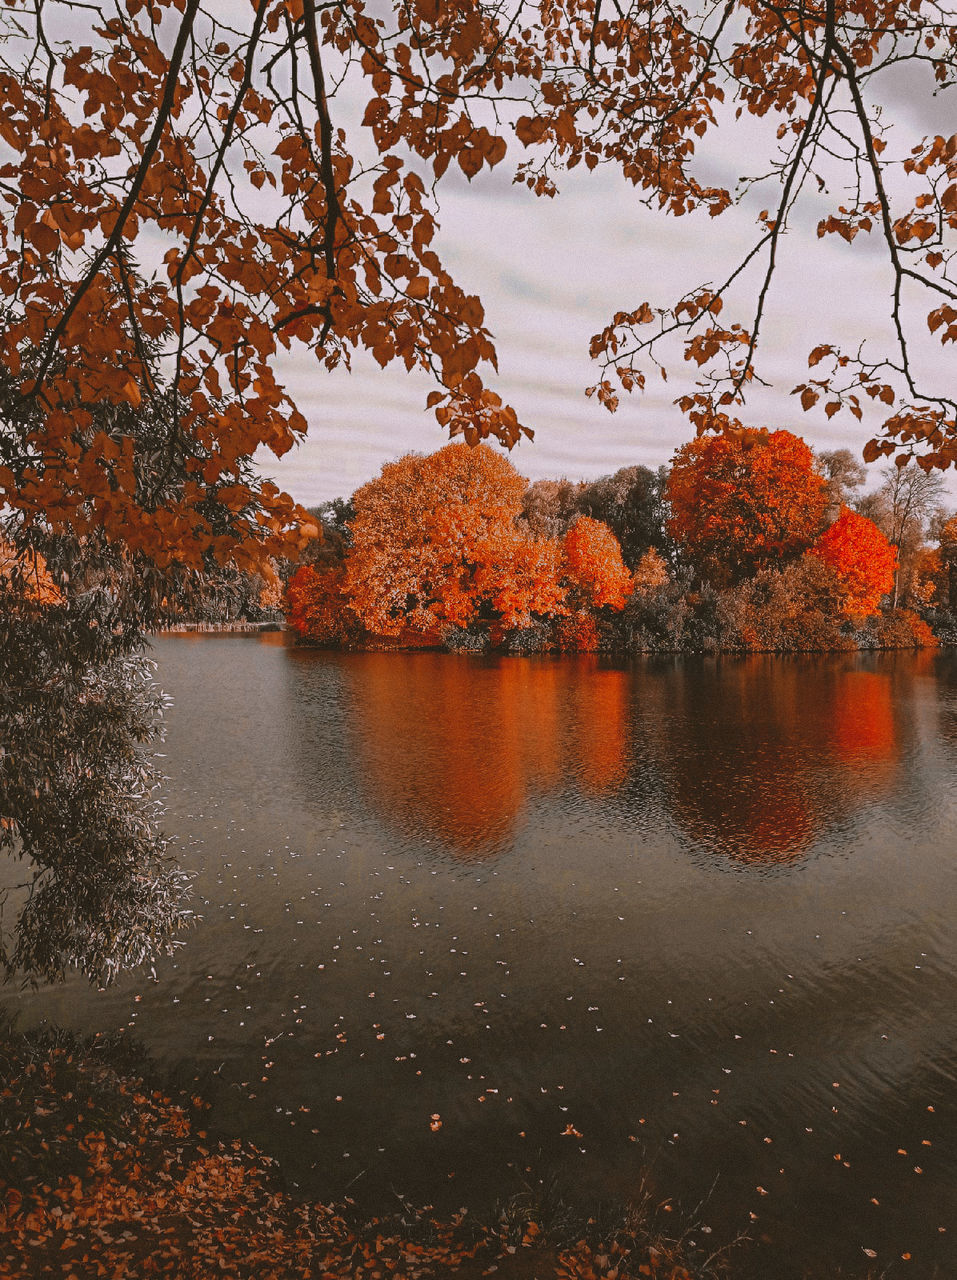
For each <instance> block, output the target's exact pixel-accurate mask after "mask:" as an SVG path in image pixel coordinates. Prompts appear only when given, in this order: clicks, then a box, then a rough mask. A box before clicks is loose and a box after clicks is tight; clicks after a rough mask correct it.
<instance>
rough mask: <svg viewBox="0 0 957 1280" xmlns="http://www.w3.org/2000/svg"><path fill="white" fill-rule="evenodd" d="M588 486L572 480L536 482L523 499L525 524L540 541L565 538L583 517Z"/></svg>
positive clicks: (530, 486) (523, 519) (527, 490)
mask: <svg viewBox="0 0 957 1280" xmlns="http://www.w3.org/2000/svg"><path fill="white" fill-rule="evenodd" d="M584 488H585V486H584V484H573V483H572V481H571V480H566V479H564V478H563V479H561V480H536V481H535V483H534V484H530V485H529V486H528V488H527V489H526V490H525V493H524V494H523V495H522V517H521V518H522V521H523V523H525V524H526V525H528V527H529V529H530V530H531V532H532V534H533V535H534V536H535V537H537V538H561V537H563V536H564V535H565V534H566V533H567V532H568V528H569V525H570V524H571V523H572V521H573V520H574V519H575V517H576V516H577V515H579V514H580V512H581V508H580V505H579V502H580V499H581V495H582V491H583V489H584Z"/></svg>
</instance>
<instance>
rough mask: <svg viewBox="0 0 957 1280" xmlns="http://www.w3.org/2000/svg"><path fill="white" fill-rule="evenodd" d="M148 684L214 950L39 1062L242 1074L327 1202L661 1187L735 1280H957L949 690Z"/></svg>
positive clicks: (379, 659) (532, 675) (422, 673)
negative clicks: (725, 1249) (86, 1060)
mask: <svg viewBox="0 0 957 1280" xmlns="http://www.w3.org/2000/svg"><path fill="white" fill-rule="evenodd" d="M154 656H155V657H156V659H157V661H158V664H159V671H158V676H159V682H160V684H161V686H162V687H163V688H164V689H166V690H167V691H168V692H169V693H170V694H171V695H172V696H173V698H174V700H175V701H174V706H173V709H172V711H171V712H170V715H169V733H168V739H167V742H166V744H165V745H164V747H163V748H162V750H163V751H165V753H166V757H165V760H164V761H163V764H164V766H165V769H166V772H167V774H168V775H169V778H170V786H169V796H168V810H167V814H166V828H167V830H168V831H169V832H170V833H171V834H172V835H174V836H175V838H176V840H177V844H178V856H179V860H180V862H181V864H182V866H183V867H185V868H188V869H191V870H194V871H195V872H196V873H197V875H196V879H195V893H196V905H197V908H198V909H199V910H200V912H201V914H202V916H203V920H202V923H201V924H199V925H198V926H197V927H196V928H195V929H194V930H193V931H192V932H191V933H190V934H188V935H187V944H186V946H185V947H183V948H182V949H181V950H180V951H179V952H178V954H177V956H176V957H175V958H174V959H173V960H170V961H169V962H167V963H164V964H163V965H162V966H160V967H159V968H158V970H157V974H156V977H155V980H153V979H151V978H150V977H149V976H144V975H136V976H128V977H126V978H124V979H123V980H122V981H121V982H120V983H118V984H117V985H116V986H115V987H113V988H111V989H110V990H108V991H104V992H97V991H94V990H92V989H90V988H89V987H87V986H86V985H84V983H83V982H82V981H80V980H71V981H69V982H68V983H67V984H65V985H64V986H62V987H58V988H41V989H40V990H38V991H36V992H26V993H23V994H18V993H16V992H14V991H7V992H6V993H5V994H4V996H3V999H2V1003H3V1004H4V1005H5V1006H6V1007H8V1008H15V1009H17V1010H18V1011H19V1013H20V1025H21V1026H24V1027H26V1026H29V1025H32V1024H33V1023H35V1022H36V1021H38V1020H39V1019H41V1018H46V1019H50V1020H53V1021H56V1022H58V1023H61V1024H63V1025H65V1026H68V1027H71V1028H74V1029H77V1030H82V1031H91V1030H97V1029H99V1030H108V1029H114V1028H123V1027H126V1028H129V1030H130V1032H131V1034H133V1035H135V1036H136V1037H137V1038H138V1039H139V1040H141V1041H143V1042H144V1043H145V1044H146V1045H147V1047H148V1048H149V1049H150V1051H151V1052H152V1053H153V1055H154V1056H155V1057H156V1058H157V1059H158V1060H159V1061H160V1063H162V1064H164V1065H166V1066H169V1067H178V1066H179V1067H185V1068H186V1069H188V1070H190V1071H193V1070H196V1069H199V1070H201V1071H202V1072H214V1073H215V1075H213V1076H212V1082H211V1085H210V1089H211V1094H212V1097H213V1101H214V1111H213V1123H214V1124H215V1125H217V1126H220V1127H222V1128H225V1129H227V1130H228V1131H230V1132H238V1133H241V1134H243V1135H244V1136H248V1137H249V1138H251V1139H252V1140H253V1141H255V1142H257V1143H258V1144H259V1145H260V1146H262V1147H263V1148H264V1149H266V1150H267V1151H269V1152H271V1153H272V1154H275V1155H277V1156H279V1157H280V1159H281V1160H282V1163H283V1168H284V1171H285V1174H286V1177H287V1179H289V1180H290V1181H294V1182H296V1183H298V1184H299V1186H300V1187H301V1188H302V1189H303V1190H304V1191H306V1192H308V1193H309V1194H311V1195H317V1196H321V1197H323V1198H333V1197H338V1196H341V1195H343V1194H347V1195H350V1196H353V1197H355V1198H356V1199H357V1200H358V1201H359V1202H360V1203H361V1204H363V1205H367V1206H369V1207H370V1208H381V1207H383V1206H386V1207H393V1208H394V1207H395V1206H396V1204H397V1200H396V1197H397V1196H400V1197H407V1198H408V1199H410V1200H413V1201H417V1202H428V1203H431V1204H434V1205H436V1206H437V1207H438V1208H440V1209H442V1210H446V1209H454V1208H456V1207H458V1206H459V1205H464V1204H476V1205H478V1204H488V1203H491V1202H493V1201H495V1200H496V1199H500V1198H505V1197H507V1196H509V1195H511V1194H513V1193H514V1192H516V1191H519V1190H521V1188H522V1187H523V1185H525V1184H528V1185H535V1184H536V1183H537V1182H538V1181H539V1180H545V1181H548V1182H554V1183H557V1185H559V1186H560V1187H561V1188H562V1190H563V1193H564V1194H566V1195H568V1196H570V1197H580V1198H581V1199H582V1200H583V1201H588V1202H591V1203H596V1202H599V1201H602V1202H605V1203H608V1202H618V1201H623V1200H627V1199H629V1198H631V1197H634V1196H635V1195H636V1194H638V1191H639V1188H640V1186H641V1183H642V1179H644V1180H645V1183H646V1185H648V1186H650V1187H651V1189H652V1190H653V1192H654V1194H655V1195H656V1196H657V1197H658V1198H659V1199H666V1198H670V1199H669V1201H668V1202H669V1203H671V1204H673V1205H674V1207H675V1220H676V1222H677V1221H678V1218H679V1214H680V1213H682V1212H684V1213H688V1212H690V1211H692V1210H694V1209H695V1207H696V1206H698V1205H699V1204H700V1205H701V1207H700V1209H698V1212H697V1217H698V1219H699V1221H700V1222H701V1223H702V1224H703V1226H704V1227H705V1228H710V1229H711V1232H712V1238H713V1239H715V1240H718V1239H726V1238H727V1237H728V1236H730V1235H733V1234H735V1232H737V1231H745V1230H746V1231H747V1232H748V1233H749V1234H750V1235H751V1236H752V1237H753V1238H754V1240H755V1241H756V1242H757V1245H756V1247H755V1248H754V1249H752V1250H751V1251H750V1252H745V1253H742V1254H741V1255H740V1270H739V1273H740V1274H742V1275H746V1274H751V1273H752V1271H753V1274H755V1275H761V1276H764V1277H767V1276H771V1275H773V1276H775V1277H780V1278H782V1280H787V1278H788V1277H792V1276H793V1277H798V1276H801V1275H803V1274H804V1272H805V1269H809V1268H811V1267H814V1266H820V1267H822V1268H824V1269H826V1270H825V1271H824V1272H823V1273H826V1274H831V1275H833V1274H835V1273H836V1271H837V1268H838V1267H839V1266H844V1267H846V1268H847V1269H848V1272H849V1273H850V1274H863V1273H864V1271H865V1270H866V1267H867V1266H868V1265H871V1266H873V1267H875V1268H883V1267H891V1266H892V1264H895V1263H896V1265H893V1266H892V1270H891V1272H890V1274H892V1275H893V1276H897V1275H898V1274H899V1275H901V1276H912V1277H920V1278H921V1280H923V1278H924V1277H931V1276H934V1275H937V1274H939V1275H941V1276H952V1275H954V1274H957V999H955V993H957V911H955V909H954V908H955V902H957V895H955V889H957V787H955V778H957V772H955V763H957V658H955V656H954V655H952V654H949V653H932V652H922V653H917V654H898V653H886V654H871V655H861V654H856V653H855V654H838V655H828V656H820V657H819V656H808V657H797V658H772V657H760V656H759V657H749V658H741V659H737V658H721V659H711V658H687V657H685V658H670V657H667V658H666V657H656V658H646V659H636V660H635V661H633V662H627V663H620V662H613V661H606V660H605V659H603V658H600V657H592V656H579V657H540V658H532V659H527V658H506V657H502V658H496V657H491V658H488V657H470V656H455V655H446V654H439V653H391V654H390V653H356V654H351V653H346V654H336V653H326V652H319V651H311V650H304V649H297V648H294V647H288V646H287V645H285V644H284V643H283V637H282V636H280V635H278V634H273V635H262V636H216V635H213V636H210V635H204V636H184V637H169V638H164V639H161V640H159V641H157V642H156V644H155V653H154ZM867 1250H870V1251H871V1253H873V1254H874V1255H876V1260H875V1261H872V1262H870V1263H869V1258H870V1257H871V1254H869V1253H867V1252H865V1251H867ZM905 1254H909V1255H911V1256H910V1258H909V1259H908V1260H906V1261H902V1260H901V1258H902V1255H905ZM749 1258H750V1259H751V1261H750V1262H749V1261H748V1259H749Z"/></svg>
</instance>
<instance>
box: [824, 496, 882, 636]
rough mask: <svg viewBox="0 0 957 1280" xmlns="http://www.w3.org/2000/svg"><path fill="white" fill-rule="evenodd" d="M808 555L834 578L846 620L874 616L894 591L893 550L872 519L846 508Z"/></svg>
mask: <svg viewBox="0 0 957 1280" xmlns="http://www.w3.org/2000/svg"><path fill="white" fill-rule="evenodd" d="M811 554H812V555H814V556H817V557H818V558H819V559H821V560H823V561H824V563H825V564H826V565H829V566H830V568H831V569H832V570H833V571H834V573H835V575H836V576H837V579H838V581H839V583H840V585H841V588H842V590H843V596H844V599H843V609H844V612H845V614H847V616H848V617H851V618H862V617H867V615H868V614H873V613H877V611H878V610H879V608H880V603H881V600H882V599H883V597H884V596H886V595H887V594H888V593H889V592H891V591H893V589H894V574H895V572H896V570H897V548H896V547H894V546H892V545H891V543H890V542H889V541H888V540H887V538H886V537H885V536H884V534H883V533H881V531H880V529H878V527H877V525H876V524H874V522H873V520H868V519H867V517H866V516H862V515H860V514H859V513H858V512H856V511H851V510H850V509H849V508H848V507H845V508H844V509H843V511H842V512H841V514H840V516H838V518H837V520H835V521H834V523H833V524H832V525H830V526H829V527H828V528H827V529H826V530H825V531H824V533H822V534H821V536H820V537H819V538H818V539H817V541H816V542H815V544H814V546H813V547H812V548H811Z"/></svg>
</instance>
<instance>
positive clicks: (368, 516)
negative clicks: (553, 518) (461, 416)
mask: <svg viewBox="0 0 957 1280" xmlns="http://www.w3.org/2000/svg"><path fill="white" fill-rule="evenodd" d="M524 492H525V481H524V480H523V479H522V477H521V476H520V475H519V474H518V472H517V471H516V470H515V468H514V467H513V466H512V464H511V463H510V462H509V461H508V459H507V458H505V457H503V456H502V455H501V454H500V453H496V452H495V451H494V450H493V449H490V448H489V447H488V446H487V445H478V446H477V447H475V448H469V447H468V446H467V445H464V444H451V445H447V446H446V447H445V448H444V449H440V450H439V451H438V452H437V453H433V454H431V455H429V456H428V457H425V458H423V457H419V456H418V455H416V454H407V455H406V456H405V457H403V458H400V459H399V460H398V462H393V463H389V464H388V465H386V466H385V467H383V469H382V473H381V475H380V476H378V477H377V478H376V479H374V480H371V481H369V483H368V484H365V485H363V486H362V488H361V489H358V490H357V491H356V493H355V494H354V495H353V499H352V501H353V504H354V507H355V518H354V519H353V521H352V526H351V527H352V549H351V551H350V552H349V556H348V559H347V562H346V577H345V591H346V593H347V595H348V598H349V602H350V605H351V607H352V608H353V610H354V611H355V613H356V615H357V616H358V618H359V620H360V621H361V623H362V625H363V626H364V627H366V628H367V629H368V630H369V631H373V632H379V633H381V634H386V635H388V634H393V635H394V634H397V633H398V632H399V631H401V630H402V629H403V628H404V627H410V628H411V629H412V630H413V631H418V632H421V633H426V632H432V631H435V630H436V629H438V630H441V629H442V628H445V627H449V626H454V627H467V626H468V625H469V624H470V623H472V622H474V621H476V619H478V618H479V616H480V614H481V615H483V616H484V617H486V618H490V617H496V618H497V619H498V620H500V621H501V622H502V624H503V625H504V626H521V625H523V624H524V623H525V622H527V621H528V619H529V618H530V616H531V614H532V613H545V612H549V611H551V610H553V609H554V608H556V607H557V606H558V605H559V603H560V600H561V592H560V590H559V587H558V582H557V570H558V557H557V555H556V554H555V553H554V551H552V550H551V549H550V548H549V544H548V543H546V542H543V541H541V540H536V539H534V538H532V537H529V536H526V535H523V534H522V533H521V532H520V531H519V530H518V529H517V528H516V524H515V521H516V517H517V516H518V514H519V512H520V511H521V509H522V495H523V494H524Z"/></svg>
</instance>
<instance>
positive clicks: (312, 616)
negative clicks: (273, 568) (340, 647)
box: [286, 565, 362, 644]
mask: <svg viewBox="0 0 957 1280" xmlns="http://www.w3.org/2000/svg"><path fill="white" fill-rule="evenodd" d="M344 586H345V570H344V569H342V568H336V569H317V568H315V567H314V566H313V565H302V566H300V568H298V569H297V570H296V572H295V573H294V574H293V576H292V577H291V578H290V579H289V582H288V583H287V585H286V602H287V614H286V617H287V621H288V622H289V625H290V626H291V627H292V628H293V630H295V631H296V632H297V633H298V634H299V636H301V637H302V639H304V640H311V641H313V642H314V643H316V644H349V643H351V642H352V641H354V640H357V639H358V638H359V636H360V635H361V633H362V627H361V625H360V623H359V620H358V618H357V617H356V615H355V613H354V612H353V610H352V608H351V607H350V605H349V602H348V600H347V599H346V597H345V595H344V593H343V591H344Z"/></svg>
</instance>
